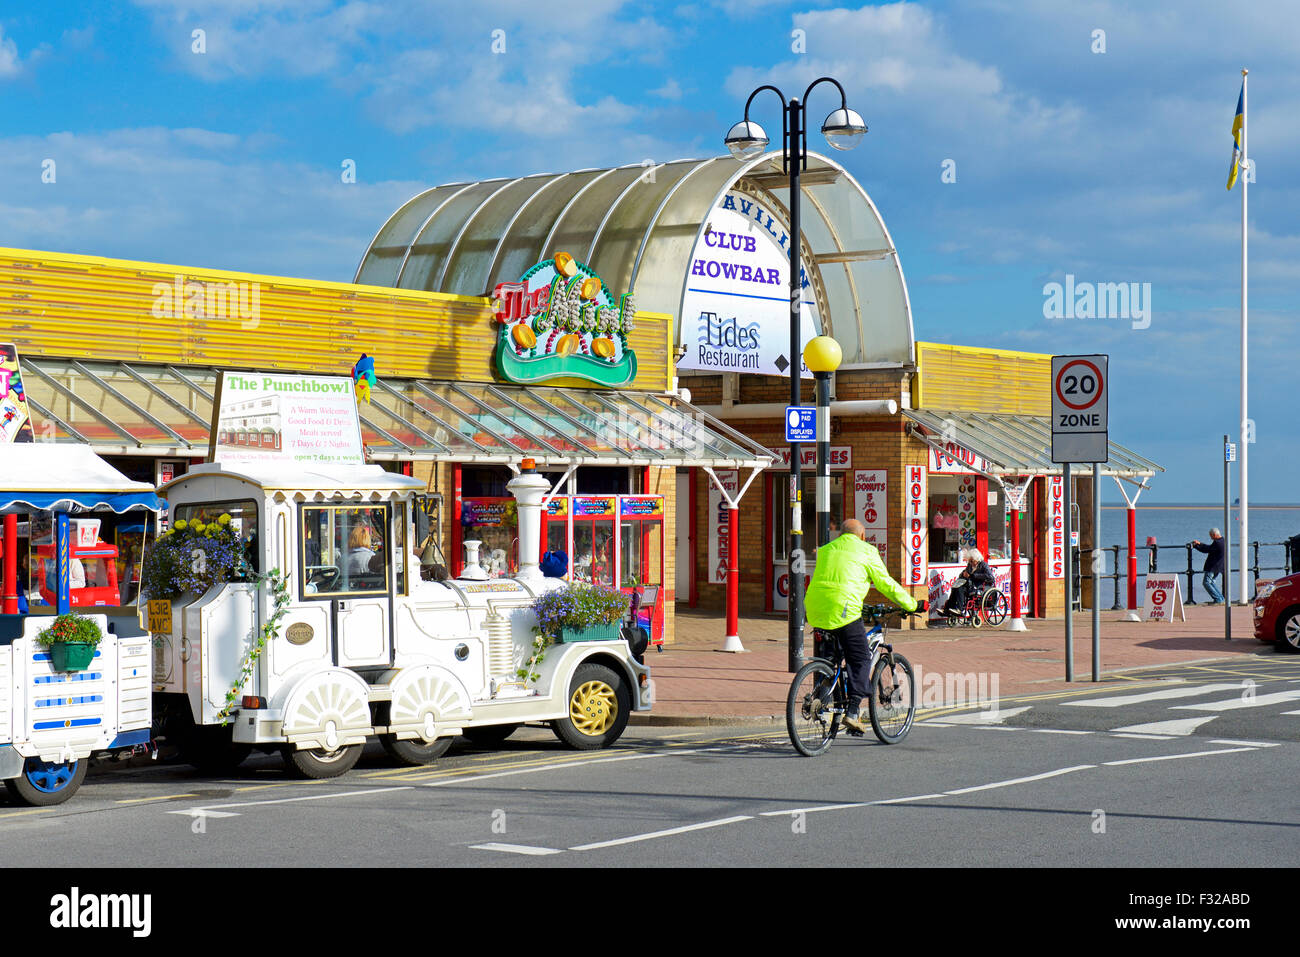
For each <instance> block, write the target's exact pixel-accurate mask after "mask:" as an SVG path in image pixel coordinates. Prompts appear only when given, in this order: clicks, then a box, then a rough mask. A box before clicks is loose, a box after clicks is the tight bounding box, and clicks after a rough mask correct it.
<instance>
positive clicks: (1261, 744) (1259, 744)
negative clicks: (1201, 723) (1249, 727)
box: [1210, 738, 1277, 748]
mask: <svg viewBox="0 0 1300 957" xmlns="http://www.w3.org/2000/svg"><path fill="white" fill-rule="evenodd" d="M1210 744H1244V745H1246V746H1247V747H1251V748H1276V747H1277V742H1276V741H1237V740H1234V739H1233V738H1215V739H1214V740H1213V741H1211V742H1210Z"/></svg>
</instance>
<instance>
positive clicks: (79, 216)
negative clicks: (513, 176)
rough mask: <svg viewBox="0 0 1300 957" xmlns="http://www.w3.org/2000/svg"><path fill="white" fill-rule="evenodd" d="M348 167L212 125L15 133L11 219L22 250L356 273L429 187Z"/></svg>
mask: <svg viewBox="0 0 1300 957" xmlns="http://www.w3.org/2000/svg"><path fill="white" fill-rule="evenodd" d="M46 158H49V159H53V160H54V161H55V163H56V172H57V177H56V182H54V183H43V182H42V181H41V163H42V161H43V160H44V159H46ZM339 172H340V171H339V170H338V169H337V168H325V169H321V168H317V167H312V166H308V165H306V164H302V163H287V162H281V161H276V160H274V159H268V158H267V157H266V156H265V155H262V154H261V153H259V152H258V141H257V140H255V139H250V138H244V137H237V136H232V135H230V134H226V133H221V132H216V131H211V130H200V129H186V130H166V129H161V128H147V129H124V130H114V131H110V132H106V133H95V134H85V135H81V134H73V133H55V134H51V135H48V136H41V137H35V136H21V137H11V138H7V139H3V140H0V177H3V179H4V181H5V182H6V184H7V189H6V191H5V195H4V198H3V200H0V217H3V219H4V221H5V223H6V243H7V244H8V245H10V246H16V247H22V248H32V249H49V250H55V251H59V252H73V253H83V254H88V255H97V256H113V257H120V258H126V259H140V260H145V261H153V262H158V261H167V262H178V263H179V264H181V265H201V266H208V267H212V268H226V269H240V270H247V271H250V272H276V273H282V274H286V275H296V276H305V277H310V278H319V279H330V280H337V281H351V279H352V276H353V273H354V271H355V269H356V266H357V263H358V262H360V260H361V256H362V254H363V253H364V252H365V243H366V242H367V240H368V239H369V237H370V236H372V235H374V233H375V231H376V230H377V229H378V228H379V226H380V225H381V224H382V223H383V222H384V221H385V220H386V219H387V218H388V216H389V215H391V213H392V212H393V210H395V209H396V208H397V207H398V206H399V205H401V204H402V203H403V202H405V201H406V200H407V199H409V198H410V197H411V196H413V195H415V193H416V192H418V191H419V190H421V189H423V188H424V184H422V183H417V182H381V183H367V182H364V180H363V181H362V182H358V183H355V184H344V183H343V182H342V181H341V178H340V175H339Z"/></svg>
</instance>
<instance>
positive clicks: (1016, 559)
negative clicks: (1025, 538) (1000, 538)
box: [1007, 508, 1020, 621]
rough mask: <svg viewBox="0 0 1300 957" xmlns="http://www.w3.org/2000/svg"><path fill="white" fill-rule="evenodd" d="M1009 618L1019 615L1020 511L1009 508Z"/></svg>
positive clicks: (1013, 618) (1015, 617)
mask: <svg viewBox="0 0 1300 957" xmlns="http://www.w3.org/2000/svg"><path fill="white" fill-rule="evenodd" d="M1007 552H1008V553H1009V554H1010V555H1011V619H1012V620H1013V621H1014V620H1015V619H1017V618H1019V617H1020V512H1019V511H1018V510H1017V509H1015V508H1013V509H1011V547H1010V548H1008V549H1007Z"/></svg>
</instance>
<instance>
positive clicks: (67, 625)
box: [36, 612, 104, 647]
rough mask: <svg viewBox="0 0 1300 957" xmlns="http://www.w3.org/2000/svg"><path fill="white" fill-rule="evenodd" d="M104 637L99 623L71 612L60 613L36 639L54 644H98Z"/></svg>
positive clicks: (42, 642) (47, 643) (41, 642)
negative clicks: (73, 642) (75, 642)
mask: <svg viewBox="0 0 1300 957" xmlns="http://www.w3.org/2000/svg"><path fill="white" fill-rule="evenodd" d="M103 638H104V635H103V633H102V632H101V631H100V630H99V625H97V624H95V622H94V621H92V620H91V619H89V618H86V617H84V616H82V615H78V614H76V613H75V612H69V613H68V614H66V615H59V616H58V617H57V618H55V619H54V620H53V621H52V622H50V626H49V627H48V628H43V629H42V630H41V631H40V632H39V633H38V634H37V635H36V640H37V641H38V642H39V643H40V644H42V645H53V644H56V643H59V642H70V641H77V642H84V643H85V644H88V645H91V646H92V647H93V646H98V644H99V643H100V641H102V640H103Z"/></svg>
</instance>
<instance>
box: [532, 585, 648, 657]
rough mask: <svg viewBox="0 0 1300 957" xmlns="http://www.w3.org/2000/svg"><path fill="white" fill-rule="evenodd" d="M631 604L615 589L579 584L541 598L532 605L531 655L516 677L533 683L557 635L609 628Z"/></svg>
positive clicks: (628, 598)
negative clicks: (593, 628) (606, 626)
mask: <svg viewBox="0 0 1300 957" xmlns="http://www.w3.org/2000/svg"><path fill="white" fill-rule="evenodd" d="M630 603H631V598H630V597H629V596H627V595H625V594H623V593H622V592H621V591H619V590H618V589H617V588H609V587H607V586H605V585H586V584H583V583H581V582H572V583H570V584H569V585H566V586H565V587H564V588H557V589H555V590H554V591H548V592H547V593H546V594H545V595H541V596H540V597H538V598H537V599H536V600H535V601H534V602H533V604H532V609H533V614H535V615H536V616H537V626H536V627H535V628H534V629H533V630H534V631H535V632H537V637H536V638H535V639H533V655H532V657H531V658H529V659H528V662H527V666H526V667H524V668H520V669H519V671H518V672H517V674H518V675H519V677H520V678H522V679H523V680H525V681H536V680H537V679H538V678H539V677H540V675H539V674H538V672H537V668H538V667H539V666H540V665H541V663H542V661H543V660H545V657H546V656H545V651H546V649H547V648H549V647H550V646H551V645H553V644H555V642H556V641H557V640H558V639H559V637H560V632H562V631H563V630H564V629H565V628H568V629H569V630H571V631H582V630H584V629H587V628H592V627H594V626H596V625H612V624H614V623H616V622H618V621H620V620H621V619H622V618H623V617H624V616H625V615H626V614H627V610H628V607H629V605H630Z"/></svg>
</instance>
